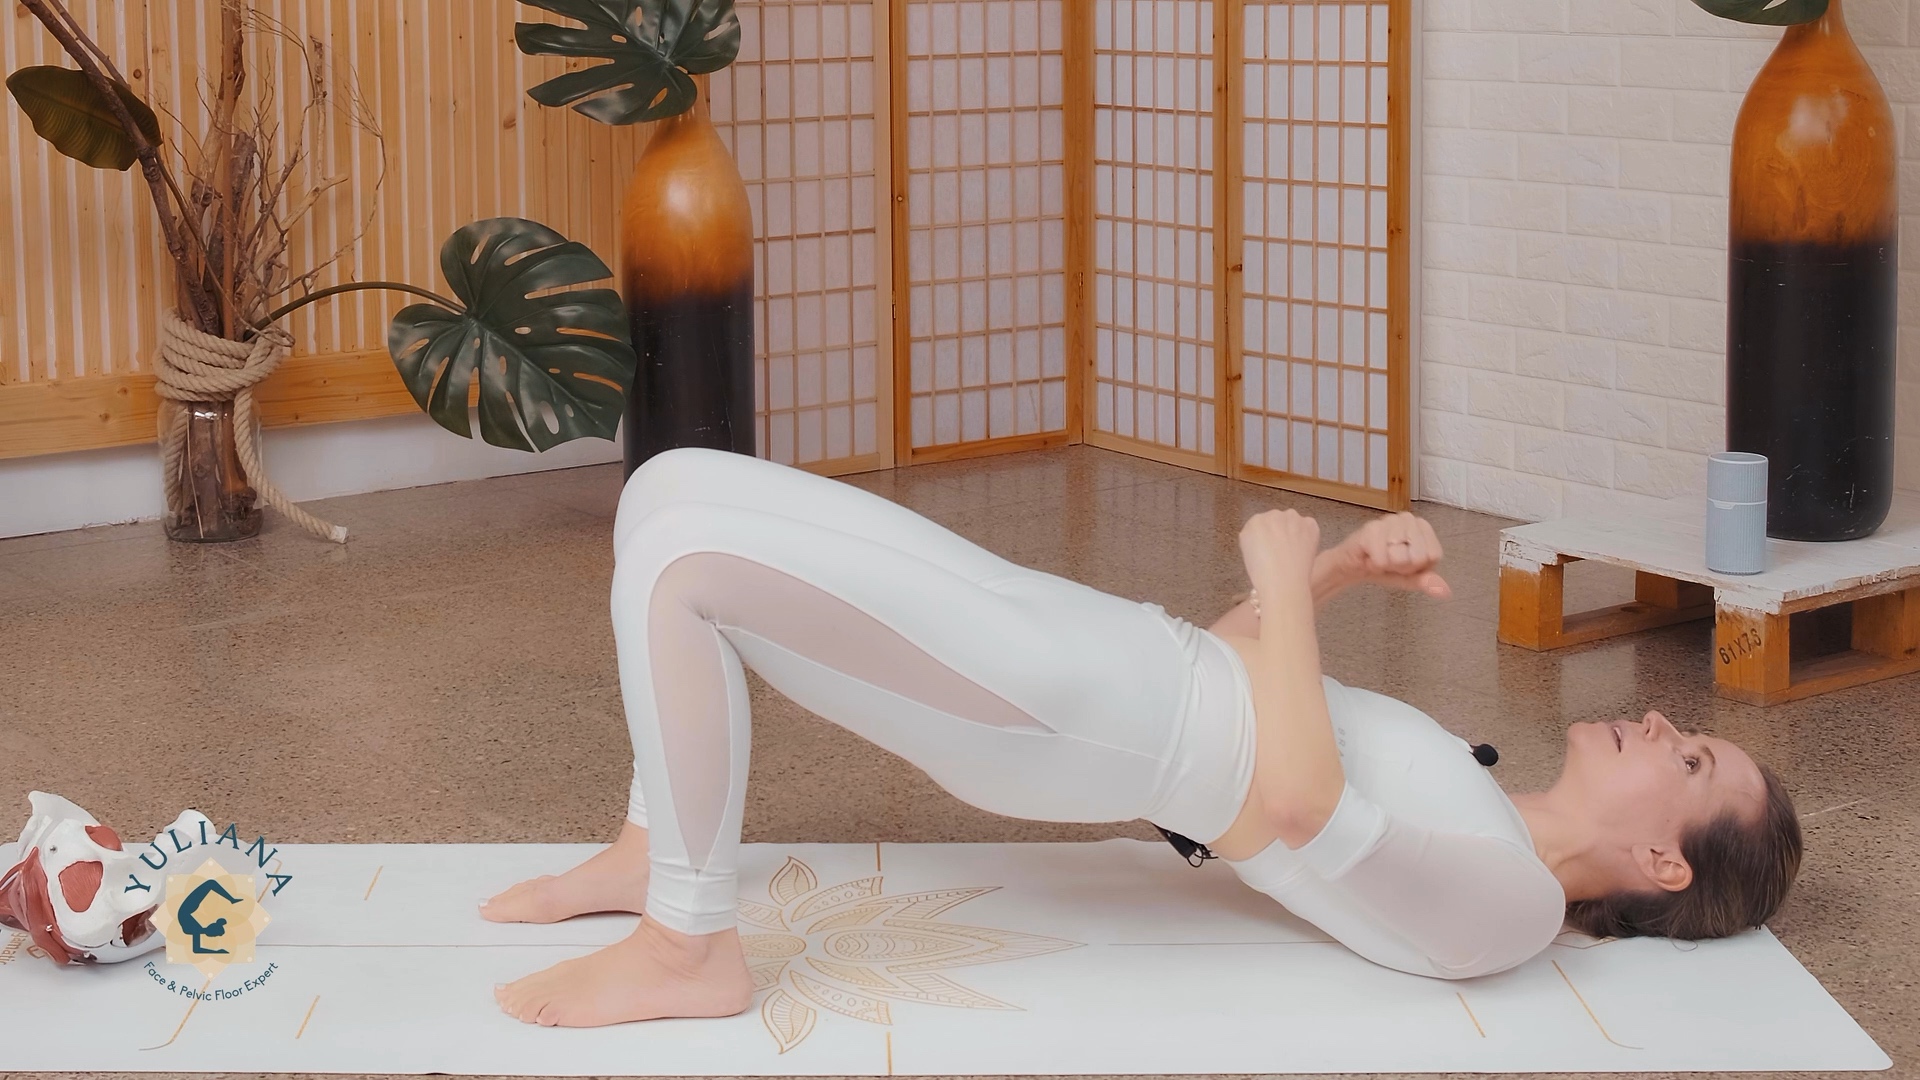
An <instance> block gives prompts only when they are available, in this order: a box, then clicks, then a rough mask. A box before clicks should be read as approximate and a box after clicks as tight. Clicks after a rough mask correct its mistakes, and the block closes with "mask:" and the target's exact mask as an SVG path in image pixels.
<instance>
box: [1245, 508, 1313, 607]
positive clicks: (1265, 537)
mask: <svg viewBox="0 0 1920 1080" xmlns="http://www.w3.org/2000/svg"><path fill="white" fill-rule="evenodd" d="M1319 554H1320V523H1319V522H1317V521H1315V520H1313V519H1312V518H1310V517H1306V516H1304V515H1302V514H1301V513H1300V512H1299V511H1297V510H1268V511H1266V512H1264V513H1259V514H1255V515H1254V516H1252V517H1251V518H1248V519H1247V523H1246V525H1244V526H1242V527H1241V529H1240V558H1241V560H1242V561H1243V562H1244V563H1245V564H1246V567H1247V578H1248V580H1250V581H1252V582H1253V588H1254V591H1255V592H1264V593H1266V595H1267V596H1268V597H1269V598H1273V597H1275V596H1278V595H1279V594H1281V593H1283V592H1284V591H1286V590H1287V589H1288V588H1299V589H1303V590H1306V589H1310V588H1311V583H1312V577H1313V563H1314V558H1315V557H1316V556H1317V555H1319Z"/></svg>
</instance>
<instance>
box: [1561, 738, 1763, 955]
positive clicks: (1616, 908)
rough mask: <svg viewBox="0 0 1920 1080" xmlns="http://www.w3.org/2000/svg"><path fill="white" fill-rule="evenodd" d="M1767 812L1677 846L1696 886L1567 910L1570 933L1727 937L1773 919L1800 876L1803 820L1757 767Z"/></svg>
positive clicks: (1733, 818) (1728, 821)
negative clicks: (1801, 824) (1764, 789)
mask: <svg viewBox="0 0 1920 1080" xmlns="http://www.w3.org/2000/svg"><path fill="white" fill-rule="evenodd" d="M1760 776H1761V778H1762V779H1764V780H1765V781H1766V786H1767V796H1766V809H1764V810H1763V811H1761V814H1760V817H1759V820H1757V821H1742V820H1740V818H1739V816H1738V815H1736V814H1734V813H1732V812H1731V811H1730V812H1728V813H1725V814H1722V815H1720V816H1719V817H1716V818H1714V819H1713V820H1712V821H1709V822H1707V823H1706V824H1704V825H1696V826H1694V827H1692V828H1690V829H1688V830H1687V832H1686V833H1685V834H1684V835H1682V836H1681V838H1680V854H1681V855H1682V856H1683V857H1685V858H1686V860H1687V863H1688V865H1690V866H1692V867H1693V883H1692V884H1691V885H1689V886H1687V887H1686V888H1684V889H1681V890H1679V891H1678V892H1664V891H1662V892H1655V893H1645V892H1618V893H1614V894H1613V895H1611V896H1603V897H1600V898H1599V899H1597V900H1576V901H1574V902H1573V903H1571V904H1568V905H1567V925H1568V926H1570V927H1572V928H1573V929H1575V930H1578V931H1580V932H1581V933H1583V934H1588V935H1591V936H1593V937H1615V938H1625V937H1668V938H1679V939H1681V940H1683V941H1698V940H1700V939H1703V938H1718V937H1726V936H1728V935H1729V934H1737V933H1739V932H1740V931H1742V930H1746V929H1748V928H1750V927H1755V926H1759V925H1760V924H1762V923H1764V922H1766V921H1767V920H1768V919H1769V918H1772V916H1773V913H1774V912H1775V911H1777V910H1779V908H1780V904H1781V902H1782V901H1783V900H1785V899H1786V898H1787V890H1789V889H1791V888H1792V887H1793V879H1794V876H1795V875H1797V874H1798V873H1799V872H1800V851H1801V840H1800V818H1799V815H1797V814H1796V813H1794V809H1793V799H1792V798H1791V797H1790V796H1789V795H1788V794H1787V789H1786V787H1785V785H1783V784H1781V783H1780V778H1779V777H1778V776H1775V775H1774V773H1773V770H1771V769H1769V768H1767V767H1766V766H1764V765H1762V766H1760Z"/></svg>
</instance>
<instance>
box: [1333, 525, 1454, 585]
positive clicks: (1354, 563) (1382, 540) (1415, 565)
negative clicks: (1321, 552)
mask: <svg viewBox="0 0 1920 1080" xmlns="http://www.w3.org/2000/svg"><path fill="white" fill-rule="evenodd" d="M1330 554H1331V556H1332V558H1333V559H1334V560H1335V566H1336V567H1337V568H1338V569H1337V572H1338V573H1339V574H1340V576H1341V577H1343V578H1344V579H1345V580H1346V581H1348V582H1351V583H1355V584H1357V583H1360V582H1369V583H1372V584H1375V585H1385V586H1387V587H1388V588H1393V589H1406V590H1409V591H1413V592H1422V593H1425V594H1427V595H1428V596H1432V597H1435V598H1437V599H1441V600H1444V599H1446V598H1448V597H1450V596H1452V595H1453V588H1452V587H1451V586H1449V585H1448V584H1447V583H1446V580H1445V579H1443V578H1442V577H1441V576H1440V575H1439V574H1436V573H1434V572H1433V567H1434V565H1435V564H1436V563H1438V562H1439V561H1440V556H1441V555H1442V554H1443V552H1442V551H1441V548H1440V538H1439V537H1438V536H1435V535H1434V532H1433V526H1432V525H1431V524H1429V523H1428V522H1427V521H1426V519H1425V518H1420V517H1416V516H1414V515H1413V514H1410V513H1405V512H1402V513H1398V514H1387V515H1385V516H1383V517H1378V518H1375V519H1374V520H1372V521H1369V522H1367V523H1366V524H1365V525H1362V526H1360V527H1359V528H1358V529H1355V530H1354V531H1353V535H1351V536H1349V537H1347V538H1346V539H1345V540H1343V541H1341V542H1340V546H1339V547H1337V548H1334V549H1333V551H1332V552H1331V553H1330Z"/></svg>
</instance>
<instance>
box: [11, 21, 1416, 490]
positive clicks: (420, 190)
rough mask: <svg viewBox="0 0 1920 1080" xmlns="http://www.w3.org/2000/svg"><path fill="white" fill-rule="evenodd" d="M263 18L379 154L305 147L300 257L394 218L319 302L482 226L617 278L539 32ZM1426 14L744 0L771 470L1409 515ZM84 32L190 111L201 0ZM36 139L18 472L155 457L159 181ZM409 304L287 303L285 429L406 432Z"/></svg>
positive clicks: (21, 190)
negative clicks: (1056, 451)
mask: <svg viewBox="0 0 1920 1080" xmlns="http://www.w3.org/2000/svg"><path fill="white" fill-rule="evenodd" d="M259 2H260V4H261V6H262V8H263V10H265V11H266V12H267V13H268V14H269V15H271V16H272V17H273V18H276V19H280V20H283V21H286V22H287V23H288V25H290V26H293V27H295V28H296V32H298V33H300V34H302V35H304V36H311V37H313V38H315V40H327V41H330V42H333V43H334V44H335V45H337V46H338V47H337V48H335V49H332V50H330V51H329V52H328V58H329V64H330V65H331V66H330V68H329V70H328V72H327V73H326V78H327V79H328V80H331V81H334V82H338V83H340V84H341V85H346V83H345V80H347V79H348V78H349V77H352V78H353V79H354V80H355V82H354V83H353V85H356V86H358V87H359V88H360V89H361V90H362V91H363V92H364V94H365V95H366V97H367V101H368V106H369V108H371V109H373V110H374V111H375V113H376V114H377V116H378V117H379V122H380V125H381V127H382V129H383V130H384V131H385V132H386V133H387V135H388V136H389V139H388V142H387V145H386V158H385V159H384V164H385V172H384V175H385V177H386V182H385V183H384V185H381V184H377V183H376V182H375V181H376V179H377V178H378V177H379V176H381V175H382V174H383V173H382V165H383V159H382V157H381V155H380V154H379V153H378V149H379V148H378V147H377V146H376V145H374V144H373V143H372V142H370V141H369V140H368V139H366V138H364V137H361V138H358V139H357V140H355V139H345V138H344V137H343V139H342V140H338V141H337V145H335V144H333V143H322V144H320V146H319V147H318V156H317V157H316V158H315V161H316V163H317V164H316V169H319V170H321V171H324V172H325V173H326V174H327V175H333V174H334V173H335V172H342V173H346V174H348V175H350V177H351V178H352V179H353V183H351V184H349V185H346V186H345V187H343V188H342V189H341V191H342V192H344V193H346V194H342V195H341V196H340V197H339V198H337V199H335V200H333V201H331V202H328V203H327V204H326V205H323V206H320V207H319V208H318V210H317V212H316V215H315V217H314V218H313V219H311V220H310V221H308V222H307V223H306V224H304V225H303V226H302V227H301V230H300V232H299V234H298V235H297V236H296V238H295V247H296V258H302V259H304V258H307V256H313V257H316V258H317V257H318V256H319V255H320V254H322V253H324V252H325V251H328V250H331V249H332V248H333V247H334V246H336V245H337V244H339V243H340V242H341V238H342V237H346V236H350V235H353V234H354V233H355V231H356V230H357V229H359V228H361V222H362V220H363V218H364V216H365V215H366V214H369V213H372V212H374V211H375V210H376V209H377V211H378V215H379V216H378V218H377V219H376V221H375V224H374V226H373V228H372V231H371V232H369V233H368V234H367V235H366V236H365V237H363V238H362V240H361V241H360V242H359V243H358V244H357V245H356V246H355V247H354V253H353V256H352V257H351V258H350V259H348V260H345V261H343V262H341V263H337V264H335V266H334V267H333V268H332V269H331V270H330V271H329V272H328V274H327V275H325V276H323V277H322V278H321V280H319V281H318V282H317V283H316V284H317V285H320V286H324V285H330V284H334V283H336V282H337V281H339V280H343V279H345V278H347V277H355V276H357V277H363V278H375V277H388V278H402V279H405V280H409V281H414V282H417V283H419V284H422V285H427V284H431V283H432V282H433V280H434V277H435V274H434V270H433V265H434V263H433V252H434V251H435V250H436V249H437V247H438V245H439V243H440V240H441V239H442V238H443V237H444V236H445V235H446V234H447V233H448V232H450V231H451V230H452V229H453V228H454V227H455V226H456V225H458V224H460V223H461V222H465V221H470V220H473V219H475V218H479V217H486V216H491V215H494V214H501V213H510V214H520V215H524V216H528V217H533V218H537V219H539V220H542V221H546V222H549V223H551V224H553V225H555V226H556V227H559V228H560V229H561V230H562V231H564V232H566V233H567V234H568V235H569V236H572V237H574V238H576V239H580V240H583V241H585V242H587V243H589V244H591V245H593V246H594V247H595V248H596V250H598V251H599V252H600V253H601V254H602V255H603V256H605V257H606V258H608V259H609V260H610V261H614V262H617V260H618V258H619V251H618V246H619V242H620V238H619V229H618V228H617V224H618V220H619V205H620V192H621V189H622V185H623V184H624V183H625V179H626V176H627V175H628V174H629V173H630V172H631V171H632V168H633V164H632V163H633V161H634V160H635V159H636V157H637V156H638V155H639V154H640V152H641V151H642V149H643V148H644V145H645V141H646V139H647V137H648V132H647V130H646V129H645V128H644V127H640V128H618V129H612V128H607V127H605V126H603V125H600V124H596V123H593V122H591V121H588V120H585V119H584V118H581V117H579V116H576V115H575V114H573V113H571V112H568V111H566V110H554V109H547V108H544V107H541V106H538V105H535V104H533V103H532V102H531V101H529V100H528V99H527V97H526V95H525V93H524V88H525V87H526V86H529V85H531V84H532V83H534V82H536V81H538V80H540V79H542V78H546V77H550V76H551V75H553V74H557V73H558V71H559V70H561V69H563V67H579V66H584V65H585V64H587V63H589V61H586V60H565V61H560V60H555V59H553V58H529V57H524V56H521V55H520V54H519V53H518V51H517V50H515V49H514V48H513V44H512V41H513V24H514V22H515V21H516V20H518V19H523V18H528V17H530V16H532V15H536V14H538V13H536V12H534V11H533V10H532V9H530V8H526V7H524V6H523V5H521V4H519V3H516V2H514V0H472V2H465V0H463V2H461V3H456V4H446V3H440V2H437V0H259ZM1410 4H1411V0H1351V2H1307V0H1299V2H1282V0H737V8H736V10H737V11H738V12H739V15H740V19H741V22H742V24H743V26H742V35H741V40H742V48H741V53H740V56H739V59H738V61H737V62H736V63H734V64H733V65H732V66H731V67H729V68H727V69H725V70H723V71H721V72H718V73H716V74H715V75H713V76H712V78H711V80H710V84H709V87H708V91H709V93H708V100H709V103H710V105H711V109H712V116H713V119H714V121H715V123H716V124H717V125H718V127H719V129H720V132H721V135H722V137H723V138H724V139H725V140H727V142H728V144H729V146H730V147H731V148H732V150H733V153H734V156H735V159H736V160H737V161H738V163H739V166H740V171H741V174H742V176H743V177H744V179H745V180H746V182H747V187H748V192H749V198H750V202H751V204H752V207H753V214H754V224H755V230H756V235H757V237H758V265H757V267H756V274H757V300H756V309H757V310H756V316H757V331H758V342H759V348H760V353H761V360H762V363H760V364H759V365H758V372H757V375H758V383H759V385H758V387H757V394H758V403H759V410H760V416H759V420H760V429H759V436H760V447H761V452H762V453H764V454H765V455H766V456H768V457H771V458H773V459H775V460H778V461H784V462H789V463H793V464H798V465H802V466H805V467H807V468H810V469H815V470H818V471H821V472H828V473H848V472H857V471H861V470H865V469H876V468H884V467H887V466H890V465H896V464H898V465H906V464H914V463H920V462H929V461H938V460H942V459H947V458H955V457H966V456H973V455H979V454H986V453H996V452H1002V451H1010V450H1020V449H1029V448H1036V447H1042V446H1054V445H1061V444H1065V443H1071V442H1087V443H1093V444H1096V445H1099V446H1103V447H1108V448H1112V449H1115V450H1121V451H1126V452H1129V453H1134V454H1141V455H1146V456H1150V457H1154V458H1159V459H1162V460H1166V461H1171V462H1177V463H1180V464H1182V465H1187V466H1191V467H1194V468H1198V469H1204V470H1208V471H1211V472H1215V473H1220V474H1225V475H1232V476H1239V477H1245V478H1248V479H1253V480H1258V481H1261V482H1267V483H1274V484H1279V485H1283V486H1287V487H1293V488H1298V489H1301V490H1305V491H1310V492H1315V493H1319V494H1328V495H1333V496H1335V497H1337V498H1345V499H1351V500H1354V501H1358V502H1366V503H1372V504H1375V505H1380V506H1399V505H1404V503H1405V500H1406V495H1407V490H1406V489H1407V479H1406V471H1407V470H1406V463H1407V457H1408V447H1407V445H1406V444H1407V390H1408V386H1407V383H1408V361H1407V316H1408V310H1407V306H1408V305H1407V195H1408V180H1407V158H1406V153H1405V148H1406V141H1407V136H1408V124H1407V104H1408V102H1407V90H1408V61H1409V57H1410V52H1409V44H1410V32H1409V27H1408V25H1407V23H1408V18H1409V7H1410ZM76 10H77V11H78V12H79V13H80V14H81V17H82V20H83V22H87V23H88V24H89V25H93V26H95V27H96V28H97V29H98V30H99V33H100V35H101V39H102V40H104V41H109V42H112V43H114V45H113V47H114V48H116V49H120V50H122V51H123V52H124V54H125V59H126V61H127V63H126V66H127V68H128V69H129V71H130V72H131V73H132V76H131V77H133V78H134V79H135V81H136V83H138V86H137V87H136V89H138V90H139V92H141V93H142V94H143V95H145V96H147V97H149V98H151V99H153V100H154V101H155V102H156V103H157V104H160V105H163V106H164V105H168V104H171V105H172V106H174V108H173V109H172V112H181V111H182V110H181V109H180V108H179V105H180V103H181V102H189V103H190V102H192V101H194V100H195V94H196V89H199V90H204V87H203V86H202V85H201V83H202V81H203V76H204V71H203V70H202V69H201V68H200V67H198V66H196V64H197V61H196V60H195V59H194V58H195V57H199V58H201V59H204V58H205V57H206V56H209V55H212V53H211V52H210V51H209V50H211V49H212V48H213V44H212V40H213V36H214V34H215V31H216V29H217V25H218V19H217V17H216V13H217V10H218V0H166V2H159V0H126V2H124V3H120V2H108V0H84V2H82V3H81V4H80V5H79V7H78V8H76ZM275 40H277V39H275ZM275 40H268V39H262V41H261V42H260V43H259V48H261V49H271V48H273V47H274V46H275ZM49 50H54V51H57V50H55V47H54V45H53V43H52V41H51V39H50V38H48V37H47V35H45V34H44V33H42V32H40V31H39V30H38V28H37V27H35V26H34V25H33V23H32V20H31V19H22V18H16V19H10V20H5V21H4V23H0V58H4V59H8V60H9V61H10V62H11V63H12V64H13V65H14V66H18V65H21V64H27V63H34V62H53V61H54V60H56V59H58V58H57V57H56V56H55V55H54V52H51V51H49ZM282 51H284V50H282ZM284 60H285V58H284V57H282V58H281V61H280V62H278V63H276V64H274V65H272V68H271V70H269V68H268V67H266V66H264V60H263V58H260V57H256V70H257V72H258V73H259V75H260V79H261V80H262V81H261V84H260V85H262V86H265V85H267V82H268V81H270V80H271V79H272V78H275V77H277V78H278V82H279V85H278V89H277V94H278V97H277V101H278V102H279V103H280V104H281V106H282V107H283V109H286V108H291V109H295V110H296V111H297V109H298V107H299V104H300V103H301V102H303V101H305V100H306V97H305V95H307V94H308V93H310V92H311V90H312V88H311V87H310V86H309V85H308V83H307V81H306V79H305V76H304V74H301V73H300V69H299V66H298V65H289V64H287V63H285V62H284ZM349 69H351V70H352V71H353V72H354V73H355V74H353V75H352V76H350V75H349ZM202 96H204V95H202ZM162 112H163V113H168V110H166V109H163V110H162ZM168 115H170V113H169V114H168ZM289 115H292V114H289ZM166 124H167V130H168V131H169V132H173V126H172V124H173V122H172V121H171V120H167V121H166ZM24 125H25V121H24V118H23V117H22V116H21V114H20V113H19V112H18V111H17V110H14V109H12V108H10V107H9V108H8V109H6V110H0V145H8V146H11V147H12V148H13V150H14V153H13V155H12V157H11V158H10V159H9V163H8V164H0V264H4V265H6V266H7V267H8V268H9V269H8V272H6V273H0V458H9V457H23V456H33V455H40V454H49V453H55V452H59V451H69V450H84V449H90V448H94V447H101V446H112V445H123V444H129V443H137V442H141V441H145V440H150V439H151V438H152V437H153V436H152V432H153V421H152V409H153V407H154V399H153V395H152V390H151V381H152V377H151V374H150V372H149V371H147V370H146V359H147V356H148V354H149V353H150V352H151V349H152V337H151V334H152V330H151V327H152V325H153V320H154V318H155V317H156V316H155V315H154V311H155V310H156V307H155V305H157V304H159V303H161V302H163V299H164V296H165V294H166V287H165V280H166V275H165V274H164V273H162V271H163V270H164V268H165V266H166V259H165V253H164V251H163V250H162V248H161V246H160V245H159V242H158V237H157V236H156V235H155V234H154V232H153V230H152V218H151V215H150V213H149V212H148V211H147V210H146V209H145V208H144V204H143V202H142V200H143V199H144V196H143V195H142V194H141V193H140V191H139V190H138V187H137V181H134V180H131V179H128V178H125V177H122V176H119V175H117V174H103V173H98V172H95V171H93V170H88V169H86V168H84V167H83V166H80V165H78V164H76V163H74V162H70V161H68V160H67V159H65V158H61V157H59V156H58V155H57V154H54V153H52V152H51V151H48V150H46V149H45V148H44V146H43V145H42V144H41V143H40V141H39V140H38V139H37V138H36V137H34V136H33V135H32V134H31V132H30V131H28V130H27V129H26V128H25V126H24ZM177 135H178V133H174V134H170V135H169V138H170V139H174V140H175V141H177V138H176V136H177ZM449 161H451V162H453V165H452V166H451V167H449V166H447V165H446V162H449ZM469 165H478V166H479V167H474V168H469V167H467V166H469ZM9 207H10V208H11V213H9V212H8V209H7V208H9ZM328 237H332V238H333V239H331V240H329V239H327V238H328ZM116 245H118V246H116ZM299 253H306V254H305V255H302V254H299ZM109 264H110V265H112V266H114V267H118V268H119V270H118V271H117V272H116V273H114V274H110V275H108V274H104V272H103V271H101V270H100V266H103V265H109ZM34 267H40V268H42V270H43V272H41V273H33V272H29V271H30V270H31V269H32V268H34ZM103 275H104V276H103ZM109 278H110V279H111V280H108V279H109ZM102 281H106V282H107V285H106V286H101V285H100V282H102ZM121 301H124V303H122V302H121ZM116 303H118V304H119V305H120V306H119V307H117V308H116V307H115V306H114V305H115V304H116ZM123 308H124V309H125V310H121V309H123ZM391 310H392V308H391V306H388V305H386V304H385V303H384V302H383V301H380V300H378V299H377V298H376V299H372V300H365V301H364V302H363V301H361V300H358V299H349V300H348V301H344V302H341V303H337V304H333V305H329V306H325V307H315V308H310V309H307V310H306V311H304V312H302V313H300V315H299V316H298V317H297V318H296V320H295V322H296V324H297V325H296V326H295V327H294V329H295V332H296V336H297V338H298V344H297V346H296V353H297V355H296V356H294V357H293V358H292V359H291V360H290V361H289V362H288V367H287V368H286V370H285V371H283V372H282V374H281V375H279V376H276V378H275V380H274V381H271V382H269V383H268V384H267V386H266V387H265V388H264V389H263V394H262V400H263V403H264V404H263V412H264V414H265V416H266V419H267V422H268V423H269V424H286V423H313V422H319V421H328V420H349V419H360V418H365V417H370V416H379V415H387V414H391V413H395V412H404V413H411V412H414V411H415V408H414V405H413V403H412V400H411V399H410V398H409V397H408V396H407V394H406V393H405V391H404V388H403V387H401V385H400V383H399V380H398V379H397V378H396V377H395V376H394V373H393V370H392V365H391V363H390V362H389V361H388V359H387V357H386V356H385V351H384V349H382V348H381V343H382V341H383V339H384V325H385V320H386V316H387V314H388V313H389V312H390V311H391Z"/></svg>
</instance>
